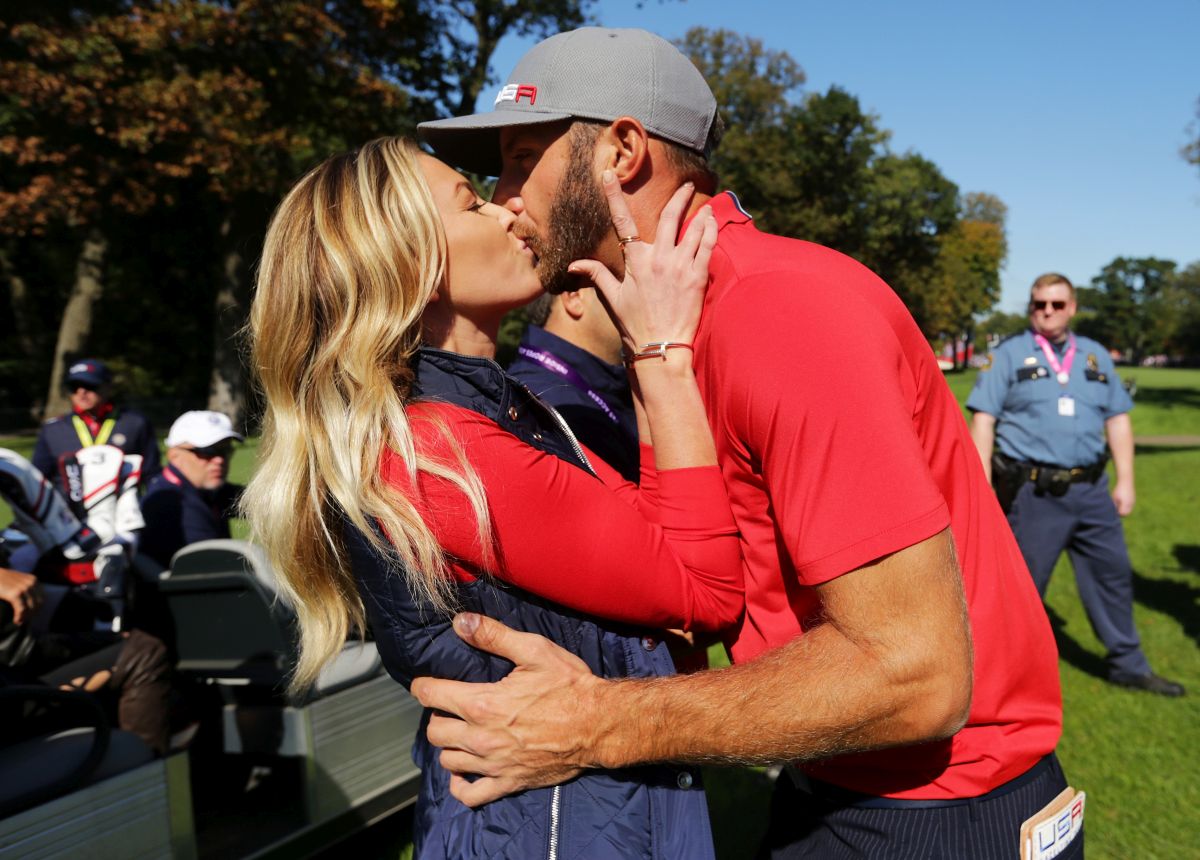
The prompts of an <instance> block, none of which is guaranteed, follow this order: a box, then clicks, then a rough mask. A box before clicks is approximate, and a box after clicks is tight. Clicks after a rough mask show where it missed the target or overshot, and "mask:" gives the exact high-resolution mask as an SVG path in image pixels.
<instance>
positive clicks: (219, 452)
mask: <svg viewBox="0 0 1200 860" xmlns="http://www.w3.org/2000/svg"><path fill="white" fill-rule="evenodd" d="M183 450H185V451H191V452H192V453H193V454H195V455H196V456H197V457H199V458H200V459H201V460H211V459H213V458H214V457H224V458H225V459H226V460H228V459H229V458H230V456H232V454H233V445H231V444H229V443H228V442H219V443H217V444H216V445H209V446H207V447H205V448H184V449H183Z"/></svg>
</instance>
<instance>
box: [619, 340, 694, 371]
mask: <svg viewBox="0 0 1200 860" xmlns="http://www.w3.org/2000/svg"><path fill="white" fill-rule="evenodd" d="M668 349H687V350H691V349H692V345H691V344H690V343H677V342H675V341H672V340H660V341H655V342H654V343H643V344H642V345H641V346H639V347H638V351H637V352H635V353H634V354H633V355H631V356H629V357H628V358H627V359H625V366H626V367H630V366H632V365H633V363H634V362H635V361H641V360H642V359H643V358H661V359H662V360H663V361H666V360H667V350H668ZM692 351H693V352H694V351H695V350H692Z"/></svg>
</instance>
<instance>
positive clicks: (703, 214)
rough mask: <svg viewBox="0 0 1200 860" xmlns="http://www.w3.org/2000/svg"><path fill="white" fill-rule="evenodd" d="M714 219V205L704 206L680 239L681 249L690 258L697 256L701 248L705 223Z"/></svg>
mask: <svg viewBox="0 0 1200 860" xmlns="http://www.w3.org/2000/svg"><path fill="white" fill-rule="evenodd" d="M711 220H712V207H711V206H702V207H701V208H700V211H699V212H697V213H696V216H695V217H694V218H692V220H691V221H690V222H689V223H688V226H687V230H685V231H684V233H683V236H681V237H680V239H679V246H678V247H679V250H680V251H682V252H684V253H685V254H687V255H688V257H689V258H695V256H696V253H697V251H699V249H700V243H701V242H702V241H703V240H704V230H705V225H707V224H708V222H709V221H711Z"/></svg>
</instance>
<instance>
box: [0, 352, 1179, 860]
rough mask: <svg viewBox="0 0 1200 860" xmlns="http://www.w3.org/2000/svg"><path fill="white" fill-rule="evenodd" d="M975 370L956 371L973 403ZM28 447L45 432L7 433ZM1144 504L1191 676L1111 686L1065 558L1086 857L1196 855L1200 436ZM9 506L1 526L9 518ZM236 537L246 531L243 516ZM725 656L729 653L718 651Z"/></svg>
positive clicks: (762, 804) (721, 772)
mask: <svg viewBox="0 0 1200 860" xmlns="http://www.w3.org/2000/svg"><path fill="white" fill-rule="evenodd" d="M1122 376H1123V377H1125V378H1128V377H1133V378H1135V379H1136V380H1137V384H1138V391H1137V397H1136V400H1135V402H1136V408H1135V410H1134V412H1133V423H1134V431H1135V434H1136V435H1137V436H1138V437H1146V436H1160V435H1173V436H1180V435H1192V436H1194V435H1200V370H1175V369H1128V368H1126V369H1123V372H1122ZM974 378H975V372H974V371H970V372H966V373H962V374H953V375H951V376H950V377H949V381H950V385H951V388H952V389H953V390H954V392H955V394H956V395H957V396H958V398H959V400H960V402H961V401H963V400H965V399H966V396H967V394H968V393H969V392H970V388H971V385H972V384H973V382H974ZM256 444H257V440H253V439H252V440H249V441H247V442H246V444H244V445H242V446H240V447H239V450H238V452H237V453H236V454H235V456H234V461H233V464H232V466H231V473H230V477H231V479H232V480H235V481H245V479H246V478H247V477H248V476H249V474H250V471H251V470H252V468H253V463H254V455H255V450H256ZM0 446H6V447H11V448H13V449H14V450H17V451H19V452H21V453H23V454H25V455H26V456H28V455H29V453H30V452H31V451H32V448H33V439H32V438H31V437H29V438H15V439H14V438H10V439H0ZM1136 466H1137V489H1138V505H1137V509H1136V510H1135V511H1134V513H1133V515H1132V516H1130V517H1129V519H1128V520H1126V528H1125V533H1126V537H1127V540H1128V543H1129V551H1130V555H1131V557H1132V559H1133V566H1134V570H1135V577H1136V578H1135V591H1136V598H1137V604H1136V606H1135V613H1136V617H1137V622H1138V627H1139V630H1140V631H1141V635H1142V641H1143V646H1144V648H1145V650H1146V653H1147V655H1148V656H1149V658H1150V661H1151V663H1152V664H1153V666H1154V668H1155V670H1156V671H1158V672H1159V673H1160V674H1162V675H1165V676H1167V677H1169V678H1172V679H1176V680H1178V681H1180V682H1182V683H1183V684H1184V685H1186V686H1187V687H1188V689H1189V694H1188V695H1187V696H1186V697H1184V698H1183V699H1163V698H1160V697H1157V696H1151V695H1147V694H1144V693H1134V692H1128V691H1125V690H1120V689H1117V688H1115V687H1112V686H1110V685H1108V684H1107V683H1105V682H1104V680H1103V677H1104V661H1103V656H1104V654H1103V649H1102V648H1101V646H1100V643H1099V642H1098V641H1097V640H1096V638H1095V637H1094V636H1093V635H1092V631H1091V629H1090V627H1089V626H1088V623H1087V619H1086V617H1085V616H1084V614H1083V609H1082V607H1081V605H1080V603H1079V597H1078V594H1077V592H1076V590H1075V583H1074V580H1073V578H1072V576H1071V571H1070V565H1069V563H1068V562H1067V561H1066V559H1065V557H1064V559H1063V560H1061V561H1060V563H1059V567H1058V569H1057V570H1056V571H1055V575H1054V578H1053V580H1052V581H1051V584H1050V590H1049V593H1048V595H1047V605H1048V610H1049V613H1050V617H1051V620H1052V622H1053V624H1054V627H1055V631H1056V634H1057V637H1058V643H1059V652H1060V658H1061V659H1060V668H1061V673H1062V688H1063V703H1064V707H1065V726H1064V731H1063V739H1062V743H1061V744H1060V746H1059V755H1060V757H1061V759H1062V762H1063V765H1064V767H1065V768H1066V771H1067V775H1068V778H1069V779H1070V781H1071V783H1072V784H1073V785H1074V786H1075V787H1077V788H1080V789H1083V790H1085V791H1087V793H1088V824H1087V840H1088V855H1089V857H1091V858H1093V860H1095V858H1112V860H1117V858H1121V860H1124V858H1130V857H1138V858H1162V860H1169V858H1191V857H1195V856H1197V853H1198V849H1197V848H1196V844H1197V843H1200V825H1198V818H1197V815H1196V812H1195V810H1196V809H1198V808H1200V780H1198V779H1197V778H1196V774H1197V773H1200V749H1198V748H1200V743H1198V742H1200V649H1198V648H1197V644H1198V637H1200V444H1193V445H1184V446H1181V447H1175V448H1163V447H1150V446H1143V445H1139V447H1138V456H1137V463H1136ZM8 519H9V515H8V512H7V510H6V509H0V522H7V521H8ZM234 530H235V536H243V535H244V534H245V532H244V527H243V526H242V524H241V523H235V527H234ZM713 656H714V659H720V657H721V655H717V654H716V653H715V649H714V655H713ZM706 780H707V785H708V792H709V805H710V808H711V810H712V817H713V827H714V833H715V836H716V840H717V848H718V856H719V857H722V858H730V860H733V858H742V857H747V856H750V855H752V854H753V849H754V847H755V846H756V845H757V841H758V839H759V837H760V835H761V833H762V829H763V827H764V826H765V821H766V803H767V798H768V797H769V792H770V782H769V780H768V778H767V776H766V775H765V774H764V773H763V772H761V771H759V770H754V769H744V770H743V769H733V768H729V769H720V768H710V769H708V770H707V771H706ZM406 819H407V816H394V817H393V819H392V820H390V821H388V822H384V823H383V824H381V825H378V826H377V827H375V828H372V830H371V831H369V832H367V833H364V834H362V835H361V836H360V837H358V838H356V839H355V840H354V842H355V845H354V847H355V850H354V852H353V853H354V854H355V855H356V856H362V857H380V858H383V857H387V858H405V857H408V856H410V854H411V845H410V844H409V841H408V839H409V837H408V830H407V828H408V824H407V822H406Z"/></svg>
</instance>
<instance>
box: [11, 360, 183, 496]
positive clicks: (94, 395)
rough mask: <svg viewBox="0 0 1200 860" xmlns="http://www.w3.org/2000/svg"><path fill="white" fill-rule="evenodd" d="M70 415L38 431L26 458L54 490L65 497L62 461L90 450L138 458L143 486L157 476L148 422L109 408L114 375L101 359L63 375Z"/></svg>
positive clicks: (83, 363)
mask: <svg viewBox="0 0 1200 860" xmlns="http://www.w3.org/2000/svg"><path fill="white" fill-rule="evenodd" d="M63 384H64V385H65V386H66V388H67V391H68V392H69V394H70V398H71V411H70V412H68V413H66V414H65V415H60V416H58V417H57V418H51V419H50V420H49V421H47V422H46V423H45V424H43V425H42V429H41V431H40V432H39V433H38V437H37V444H36V445H35V446H34V449H33V457H32V458H30V459H31V461H32V462H33V465H34V466H36V467H37V470H38V471H39V472H41V473H42V474H43V475H45V476H46V477H47V478H48V479H49V480H50V481H51V482H52V483H53V484H54V486H55V487H57V488H58V489H59V490H60V491H63V492H66V486H65V482H64V481H63V477H62V470H61V469H60V463H61V461H62V458H63V456H64V455H67V454H73V453H75V452H76V451H78V450H80V449H82V448H90V447H91V446H92V445H114V446H116V447H117V448H120V449H121V450H122V451H124V452H125V453H126V454H140V455H141V456H142V485H143V486H145V485H146V483H147V482H148V481H149V480H150V479H151V478H153V477H154V476H155V475H157V474H158V470H159V458H158V439H157V438H156V437H155V435H154V428H153V427H151V426H150V421H149V419H147V418H146V416H145V415H142V414H141V413H140V412H136V411H134V410H132V409H124V408H119V407H117V406H115V405H114V404H113V402H112V399H111V397H112V371H110V370H109V369H108V366H107V365H106V364H105V363H104V362H103V361H100V360H99V359H96V358H85V359H81V360H80V361H77V362H75V363H74V364H72V365H71V366H70V367H69V368H68V369H67V377H66V379H65V380H64V381H63Z"/></svg>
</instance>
